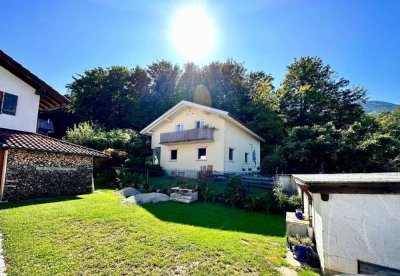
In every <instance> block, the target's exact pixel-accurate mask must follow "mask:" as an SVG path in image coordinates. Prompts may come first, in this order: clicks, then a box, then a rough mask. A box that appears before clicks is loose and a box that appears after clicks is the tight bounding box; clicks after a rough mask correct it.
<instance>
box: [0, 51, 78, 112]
mask: <svg viewBox="0 0 400 276" xmlns="http://www.w3.org/2000/svg"><path fill="white" fill-rule="evenodd" d="M0 66H2V67H3V68H4V69H6V70H7V71H9V72H10V73H12V74H13V75H15V76H17V77H18V78H19V79H21V80H22V81H24V82H25V83H27V84H28V85H30V86H31V87H33V88H34V89H35V90H36V92H35V93H36V94H37V95H39V96H40V102H39V110H40V111H43V110H48V109H53V108H57V107H60V106H65V105H68V104H70V100H69V99H67V98H66V97H65V96H63V95H61V94H60V93H59V92H57V91H56V90H55V89H54V88H52V87H51V86H50V85H48V84H47V83H45V82H44V81H43V80H41V79H40V78H39V77H37V76H36V75H35V74H33V73H32V72H30V71H29V70H28V69H26V68H25V67H23V66H22V65H21V64H20V63H18V62H17V61H15V60H14V59H13V58H12V57H10V56H8V55H7V54H6V53H4V52H3V51H1V50H0Z"/></svg>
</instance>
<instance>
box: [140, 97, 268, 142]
mask: <svg viewBox="0 0 400 276" xmlns="http://www.w3.org/2000/svg"><path fill="white" fill-rule="evenodd" d="M187 107H189V108H196V109H200V110H204V111H206V112H210V113H213V114H216V115H218V116H220V117H222V118H224V119H226V120H228V121H230V122H231V123H233V124H234V125H236V126H238V127H239V128H241V129H242V130H244V131H245V132H247V133H248V134H250V135H251V136H253V137H255V138H256V139H258V140H260V141H262V142H264V139H263V138H261V137H260V136H259V135H257V134H256V133H254V132H253V131H251V130H250V129H249V128H247V127H246V126H245V125H244V124H243V123H241V122H239V121H238V120H237V119H235V118H234V117H232V115H231V114H229V112H227V111H223V110H220V109H216V108H212V107H209V106H205V105H201V104H197V103H193V102H189V101H181V102H179V103H178V104H176V105H175V106H174V107H172V108H171V109H170V110H168V111H167V112H165V113H164V114H163V115H161V116H160V117H158V118H157V119H156V120H155V121H153V122H152V123H151V124H149V125H148V126H147V127H145V128H144V129H143V130H142V131H140V133H141V134H146V135H151V131H152V130H153V129H154V128H156V127H157V126H158V125H160V124H161V123H162V122H164V121H166V120H168V118H169V117H170V116H172V115H173V114H175V113H177V112H179V111H181V110H182V109H183V108H187Z"/></svg>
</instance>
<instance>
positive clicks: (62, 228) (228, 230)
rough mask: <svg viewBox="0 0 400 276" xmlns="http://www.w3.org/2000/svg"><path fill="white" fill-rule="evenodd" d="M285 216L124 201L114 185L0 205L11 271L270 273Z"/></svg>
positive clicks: (281, 248) (280, 255)
mask: <svg viewBox="0 0 400 276" xmlns="http://www.w3.org/2000/svg"><path fill="white" fill-rule="evenodd" d="M284 225H285V221H284V217H283V216H277V215H266V214H261V213H254V212H253V213H251V212H247V211H244V210H238V209H233V208H229V207H226V206H223V205H219V204H213V203H202V202H200V203H195V204H192V205H185V204H179V203H175V202H165V203H158V204H147V205H143V206H136V205H127V204H123V203H121V198H120V197H119V196H116V195H115V194H114V192H113V191H111V190H102V191H100V192H99V193H95V194H91V195H81V196H75V197H65V198H58V199H50V200H34V201H25V202H18V203H3V204H0V232H1V233H3V234H4V236H5V241H4V250H5V258H6V263H7V273H8V275H94V274H96V275H121V274H122V275H149V274H151V275H171V274H173V275H187V274H190V275H232V274H236V275H238V274H239V275H246V274H247V275H255V274H256V275H275V274H278V272H277V271H276V269H277V268H278V267H279V266H282V265H283V266H288V264H287V263H286V261H285V259H284V255H285V237H284V235H285V233H284V232H285V229H284V228H285V227H284Z"/></svg>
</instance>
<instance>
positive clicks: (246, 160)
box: [244, 152, 249, 164]
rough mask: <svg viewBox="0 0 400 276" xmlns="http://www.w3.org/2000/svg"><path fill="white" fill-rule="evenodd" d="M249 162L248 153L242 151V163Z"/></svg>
mask: <svg viewBox="0 0 400 276" xmlns="http://www.w3.org/2000/svg"><path fill="white" fill-rule="evenodd" d="M248 162H249V153H248V152H245V153H244V163H246V164H247V163H248Z"/></svg>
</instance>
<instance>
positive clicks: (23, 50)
mask: <svg viewBox="0 0 400 276" xmlns="http://www.w3.org/2000/svg"><path fill="white" fill-rule="evenodd" d="M188 3H190V1H188V0H186V1H165V0H163V1H161V0H160V1H128V0H120V1H117V0H57V1H19V0H14V1H5V0H3V1H2V5H1V9H0V34H1V36H0V49H2V50H3V51H5V52H6V53H8V54H9V55H11V56H12V57H13V58H15V59H16V60H17V61H19V62H21V63H22V64H23V65H24V66H26V67H27V68H28V69H30V70H31V71H32V72H34V73H35V74H37V75H38V76H39V77H41V78H43V79H44V80H45V81H46V82H48V83H49V84H50V85H52V86H53V87H54V88H56V89H58V90H59V91H60V92H65V91H66V89H65V84H67V83H68V82H71V80H72V76H73V75H74V74H79V73H82V72H83V71H84V70H85V69H91V68H93V67H96V66H111V65H125V66H128V67H134V66H135V65H142V66H146V65H148V64H150V63H151V62H153V61H155V60H157V59H167V60H170V61H172V62H174V63H178V64H180V65H182V64H183V63H185V59H184V57H183V56H182V55H181V53H179V52H178V51H177V50H176V47H175V46H174V44H173V43H172V40H171V25H172V22H173V19H174V16H175V14H176V12H177V10H179V9H181V8H183V7H185V6H186V5H188ZM196 3H199V1H196ZM200 4H201V6H203V7H204V9H206V11H207V13H208V14H209V16H210V17H211V19H212V22H213V25H214V28H215V33H216V35H215V36H216V43H215V47H214V48H213V50H212V51H211V53H210V55H209V56H208V57H207V58H206V59H204V60H202V61H201V62H199V63H200V64H207V63H208V62H210V61H213V60H226V59H227V58H233V59H235V60H237V61H240V62H244V63H245V65H246V67H247V68H248V69H250V70H264V71H266V72H268V73H271V74H272V75H273V76H274V77H275V83H276V84H277V85H278V84H279V82H280V81H281V80H282V78H283V76H284V74H285V71H286V66H287V65H289V64H290V63H291V62H292V61H293V59H294V58H296V57H300V56H305V55H312V56H319V57H321V58H322V59H323V60H324V62H325V63H328V64H330V65H331V66H332V67H333V69H334V70H335V71H337V72H338V75H339V76H342V77H345V78H347V79H349V80H350V81H351V83H352V84H353V85H362V86H364V87H365V88H366V89H367V90H368V91H369V97H370V98H371V99H374V100H384V101H390V102H394V103H398V104H400V1H397V0H393V1H386V0H385V1H384V0H379V1H378V0H377V1H365V0H360V1H353V0H346V1H344V0H343V1H339V0H338V1H322V0H321V1H294V0H293V1H290V0H280V1H272V0H270V1H255V0H254V1H249V0H243V1H239V0H236V1H235V0H221V1H217V0H213V1H211V0H210V1H200Z"/></svg>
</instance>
